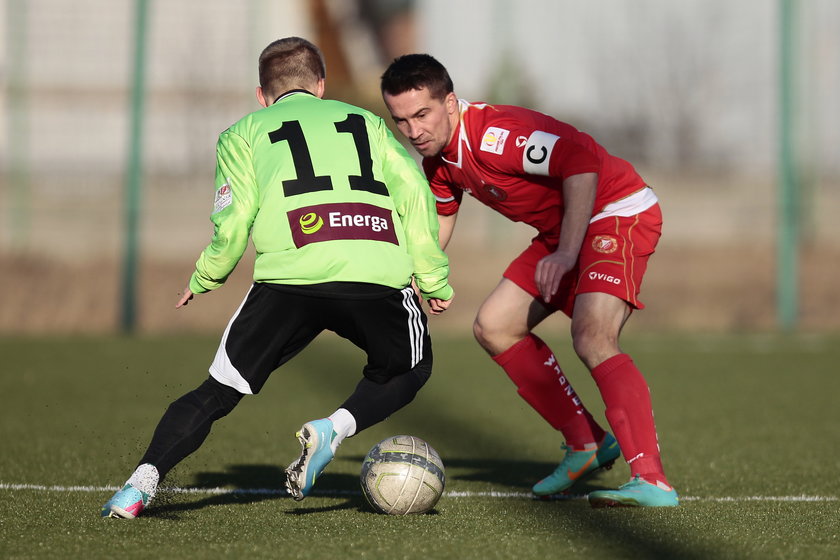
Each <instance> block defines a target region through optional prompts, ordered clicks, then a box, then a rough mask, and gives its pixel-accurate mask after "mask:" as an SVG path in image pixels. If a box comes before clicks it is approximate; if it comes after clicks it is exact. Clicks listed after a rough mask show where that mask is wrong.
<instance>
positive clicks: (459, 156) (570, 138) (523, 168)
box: [423, 100, 645, 237]
mask: <svg viewBox="0 0 840 560" xmlns="http://www.w3.org/2000/svg"><path fill="white" fill-rule="evenodd" d="M459 105H460V107H459V108H460V124H459V126H458V128H457V130H456V131H455V134H454V136H453V138H452V140H451V141H450V143H449V144H448V145H447V146H446V148H444V149H443V151H442V152H441V153H440V154H439V155H437V156H434V157H427V158H424V159H423V168H424V170H425V172H426V177H427V178H428V179H429V183H430V185H431V188H432V192H433V193H434V195H435V199H436V201H437V211H438V214H441V215H452V214H454V213H456V212H457V211H458V207H459V205H460V203H461V199H462V197H463V194H464V193H465V192H466V193H468V194H470V195H471V196H473V197H474V198H476V199H478V200H479V201H481V202H482V203H483V204H486V205H487V206H489V207H490V208H493V209H495V210H496V211H498V212H499V213H501V214H502V215H504V216H506V217H507V218H509V219H510V220H513V221H515V222H524V223H526V224H529V225H531V226H533V227H534V228H536V229H537V231H539V232H540V233H541V234H544V235H548V236H551V237H556V236H557V235H559V231H560V223H561V221H562V217H563V190H562V183H563V179H565V178H566V177H569V176H572V175H577V174H580V173H597V174H598V188H597V191H596V197H595V207H594V209H593V215H595V214H597V213H598V212H600V211H601V210H602V209H603V208H604V207H605V206H606V205H607V204H610V203H612V202H616V201H618V200H621V199H623V198H625V197H627V196H629V195H631V194H633V193H635V192H637V191H639V190H641V189H643V188H644V187H645V182H644V180H643V179H642V178H641V177H640V176H639V174H638V173H637V172H636V170H635V169H634V168H633V166H632V165H631V164H630V163H629V162H627V161H625V160H623V159H621V158H618V157H615V156H612V155H610V154H609V153H608V152H607V151H606V150H605V149H604V148H603V147H602V146H600V145H599V144H598V143H597V142H595V140H594V139H593V138H592V137H591V136H589V135H588V134H586V133H584V132H581V131H579V130H578V129H576V128H575V127H573V126H571V125H569V124H566V123H564V122H561V121H558V120H557V119H554V118H552V117H550V116H548V115H544V114H542V113H539V112H537V111H532V110H530V109H525V108H522V107H515V106H511V105H488V104H485V103H469V102H467V101H464V100H459Z"/></svg>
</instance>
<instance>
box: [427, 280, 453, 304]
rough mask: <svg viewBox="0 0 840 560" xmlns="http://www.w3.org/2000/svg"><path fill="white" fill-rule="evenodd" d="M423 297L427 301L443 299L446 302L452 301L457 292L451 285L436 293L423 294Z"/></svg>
mask: <svg viewBox="0 0 840 560" xmlns="http://www.w3.org/2000/svg"><path fill="white" fill-rule="evenodd" d="M421 293H422V294H423V297H424V298H425V299H427V300H430V299H442V300H444V301H446V300H449V299H452V296H454V295H455V290H453V289H452V286H450V285H449V284H447V285H445V286H444V287H443V288H440V289H438V290H435V291H434V292H428V293H427V292H421Z"/></svg>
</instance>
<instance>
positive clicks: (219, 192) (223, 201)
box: [213, 179, 233, 214]
mask: <svg viewBox="0 0 840 560" xmlns="http://www.w3.org/2000/svg"><path fill="white" fill-rule="evenodd" d="M231 202H233V193H232V192H230V179H228V180H227V182H226V183H225V184H224V185H222V186H221V187H219V188H218V189H216V199H215V200H214V201H213V213H214V214H216V213H217V212H221V211H222V210H224V209H225V208H227V207H228V206H230V203H231Z"/></svg>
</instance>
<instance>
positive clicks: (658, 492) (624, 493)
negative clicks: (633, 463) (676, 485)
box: [589, 475, 680, 508]
mask: <svg viewBox="0 0 840 560" xmlns="http://www.w3.org/2000/svg"><path fill="white" fill-rule="evenodd" d="M589 504H590V505H591V506H592V507H594V508H606V507H675V506H678V505H680V499H679V497H678V496H677V491H676V490H674V489H673V488H671V487H670V486H668V485H667V484H665V483H663V482H657V483H656V484H652V483H650V482H648V481H646V480H644V479H642V478H641V477H640V476H639V475H636V476H635V477H633V480H631V481H630V482H628V483H627V484H623V485H621V486H619V487H618V490H596V491H595V492H591V493H590V494H589Z"/></svg>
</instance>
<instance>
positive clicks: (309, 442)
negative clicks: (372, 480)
mask: <svg viewBox="0 0 840 560" xmlns="http://www.w3.org/2000/svg"><path fill="white" fill-rule="evenodd" d="M295 436H296V437H297V438H298V440H300V445H301V448H302V449H301V453H300V457H299V458H298V459H297V460H296V461H295V462H294V463H292V464H291V465H289V467H288V468H287V469H286V489H287V490H288V491H289V493H290V494H291V495H292V497H293V498H294V499H295V500H297V501H300V500H302V499H304V498H305V497H307V496H308V495H309V494H310V492H312V487H313V486H314V485H315V480H316V479H317V478H318V477H319V476H321V473H322V472H323V471H324V468H325V467H326V466H327V465H328V464H329V462H330V461H332V460H333V451H332V448H331V447H330V444H331V443H332V440H333V438H334V437H335V436H336V433H335V432H334V431H333V423H332V421H331V420H330V419H329V418H321V419H320V420H313V421H312V422H307V423H306V424H304V425H303V427H302V428H301V429H300V431H299V432H297V433H296V434H295Z"/></svg>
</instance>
